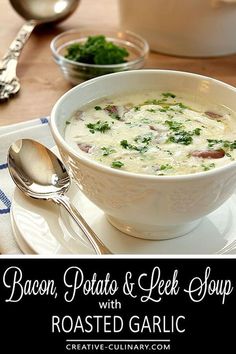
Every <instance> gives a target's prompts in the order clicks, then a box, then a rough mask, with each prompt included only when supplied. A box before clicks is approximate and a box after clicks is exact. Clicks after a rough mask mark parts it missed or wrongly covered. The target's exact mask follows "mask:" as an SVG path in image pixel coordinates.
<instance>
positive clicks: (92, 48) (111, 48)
mask: <svg viewBox="0 0 236 354" xmlns="http://www.w3.org/2000/svg"><path fill="white" fill-rule="evenodd" d="M66 49H67V53H66V55H65V58H67V59H69V60H73V61H76V62H81V63H86V64H98V65H107V64H108V65H109V64H120V63H125V62H126V60H125V58H126V57H128V56H129V52H128V51H127V50H126V49H125V48H122V47H120V46H117V45H116V44H114V43H112V42H110V41H107V40H106V37H105V36H104V35H98V36H89V37H88V38H87V40H86V41H85V42H84V43H73V44H71V45H69V46H68V47H67V48H66Z"/></svg>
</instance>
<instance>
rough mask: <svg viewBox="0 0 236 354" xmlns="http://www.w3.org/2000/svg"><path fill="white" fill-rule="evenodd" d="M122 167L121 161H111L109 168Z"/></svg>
mask: <svg viewBox="0 0 236 354" xmlns="http://www.w3.org/2000/svg"><path fill="white" fill-rule="evenodd" d="M122 166H124V164H123V162H121V161H112V164H111V167H113V168H121V167H122Z"/></svg>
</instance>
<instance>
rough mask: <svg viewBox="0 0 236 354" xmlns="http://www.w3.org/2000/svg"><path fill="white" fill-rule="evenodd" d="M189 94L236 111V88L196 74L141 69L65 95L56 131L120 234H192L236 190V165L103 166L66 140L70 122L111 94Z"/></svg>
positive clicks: (74, 171) (71, 166)
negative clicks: (190, 170)
mask: <svg viewBox="0 0 236 354" xmlns="http://www.w3.org/2000/svg"><path fill="white" fill-rule="evenodd" d="M146 89H150V90H157V91H162V92H166V91H170V92H175V93H178V92H181V93H182V94H183V93H184V92H186V93H187V94H191V96H192V101H195V102H197V101H200V102H201V101H202V100H203V99H204V100H205V101H206V99H207V100H209V102H215V103H218V104H224V105H226V106H227V107H229V108H231V109H232V110H234V111H236V89H235V88H234V87H232V86H229V85H227V84H225V83H223V82H220V81H217V80H214V79H212V78H209V77H204V76H200V75H196V74H191V73H184V72H178V71H168V70H136V71H129V72H121V73H116V74H110V75H105V76H101V77H98V78H95V79H92V80H89V81H87V82H84V83H82V84H80V85H78V86H76V87H74V88H73V89H71V90H70V91H68V92H67V93H65V94H64V95H63V96H62V97H61V98H60V99H59V100H58V102H57V103H56V104H55V106H54V108H53V110H52V114H51V121H50V125H51V131H52V134H53V136H54V139H55V141H56V144H57V147H58V149H59V151H60V154H61V157H62V159H63V161H64V163H65V164H66V166H67V168H68V171H69V173H70V175H71V176H72V177H73V178H74V180H75V181H76V182H77V184H78V186H79V188H80V189H81V190H82V192H83V193H84V194H85V195H86V196H87V197H88V198H89V199H90V200H91V201H92V202H93V203H95V204H96V205H97V206H98V207H100V208H101V209H102V210H103V211H104V213H105V214H106V216H107V218H108V220H109V221H110V223H111V224H112V225H114V226H115V227H116V228H118V229H119V230H121V231H123V232H125V233H127V234H129V235H133V236H136V237H140V238H145V239H168V238H173V237H177V236H180V235H183V234H186V233H187V232H189V231H191V230H192V229H193V228H194V227H196V226H197V225H198V223H199V221H200V220H201V218H202V217H203V216H205V215H207V214H208V213H210V212H212V211H213V210H215V209H216V208H218V207H219V206H220V205H221V204H222V203H224V202H225V201H226V200H227V199H228V198H229V197H230V196H231V194H232V193H233V191H234V189H235V186H236V163H235V162H232V163H230V164H228V165H226V166H224V167H219V168H216V169H213V170H210V171H207V172H200V173H195V174H189V175H179V176H152V175H143V174H135V173H129V172H125V171H121V170H117V169H112V168H110V167H107V166H104V165H102V164H99V163H98V162H96V161H93V160H91V159H89V158H87V157H86V156H84V155H83V153H80V152H79V151H77V150H76V151H75V150H74V149H73V148H72V147H71V146H70V145H69V144H68V143H67V142H66V141H65V139H64V132H65V126H66V123H65V122H66V120H67V119H68V118H69V117H70V116H71V115H72V113H73V112H74V111H75V110H78V109H79V108H80V107H81V106H83V105H85V104H87V103H88V102H91V101H93V100H97V99H100V98H104V97H107V96H110V95H120V94H124V95H125V94H127V93H131V92H137V91H142V90H146Z"/></svg>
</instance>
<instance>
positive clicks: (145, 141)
mask: <svg viewBox="0 0 236 354" xmlns="http://www.w3.org/2000/svg"><path fill="white" fill-rule="evenodd" d="M152 138H153V133H147V134H144V135H138V136H136V138H135V139H134V141H135V142H136V143H141V144H148V143H149V142H150V141H151V140H152Z"/></svg>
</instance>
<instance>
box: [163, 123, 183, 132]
mask: <svg viewBox="0 0 236 354" xmlns="http://www.w3.org/2000/svg"><path fill="white" fill-rule="evenodd" d="M165 124H166V125H168V127H169V128H170V129H171V130H173V131H178V130H180V129H181V128H183V124H182V123H180V122H177V121H175V120H166V121H165Z"/></svg>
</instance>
